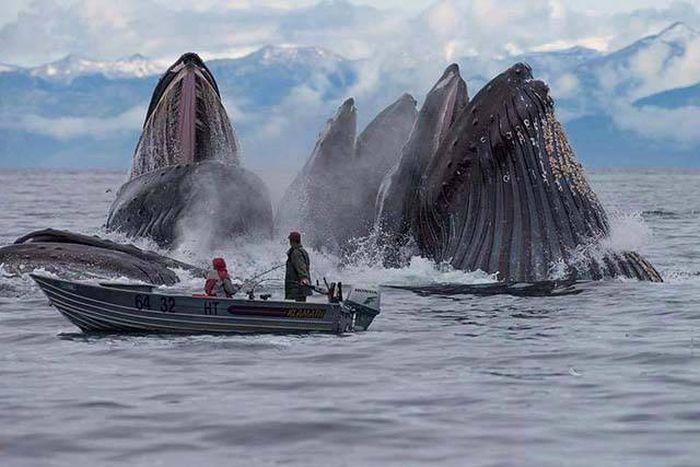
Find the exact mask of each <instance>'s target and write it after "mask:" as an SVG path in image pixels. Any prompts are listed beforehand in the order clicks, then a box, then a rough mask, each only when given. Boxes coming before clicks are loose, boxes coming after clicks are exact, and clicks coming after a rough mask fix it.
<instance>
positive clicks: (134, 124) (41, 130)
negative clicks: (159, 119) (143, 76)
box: [0, 105, 146, 140]
mask: <svg viewBox="0 0 700 467" xmlns="http://www.w3.org/2000/svg"><path fill="white" fill-rule="evenodd" d="M145 111H146V106H145V105H139V106H136V107H133V108H131V109H129V110H127V111H125V112H123V113H121V114H118V115H116V116H114V117H105V118H98V117H57V118H50V117H44V116H41V115H23V116H21V117H19V118H9V117H5V118H2V119H0V128H2V129H7V130H17V131H26V132H30V133H35V134H40V135H46V136H51V137H54V138H56V139H58V140H69V139H73V138H80V137H86V136H89V137H93V138H101V137H105V136H112V135H114V133H119V132H134V131H137V130H139V129H140V128H141V124H142V123H143V116H144V113H145Z"/></svg>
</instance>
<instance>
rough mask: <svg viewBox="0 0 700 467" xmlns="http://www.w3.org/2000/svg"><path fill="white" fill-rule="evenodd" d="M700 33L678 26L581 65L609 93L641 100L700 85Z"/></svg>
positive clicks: (683, 24)
mask: <svg viewBox="0 0 700 467" xmlns="http://www.w3.org/2000/svg"><path fill="white" fill-rule="evenodd" d="M698 62H700V33H699V32H698V31H696V30H695V29H693V28H691V27H689V26H688V25H686V24H685V23H681V22H677V23H674V24H672V25H670V26H669V27H667V28H666V29H664V30H662V31H661V32H659V33H658V34H654V35H651V36H648V37H645V38H643V39H640V40H639V41H637V42H635V43H633V44H631V45H629V46H628V47H625V48H623V49H621V50H618V51H616V52H613V53H611V54H608V55H605V56H601V57H599V58H597V59H594V60H591V61H590V62H586V63H583V64H581V65H580V67H579V70H578V72H579V74H580V75H582V76H583V77H584V79H588V80H592V81H594V82H595V84H596V85H597V87H599V88H600V89H601V90H603V91H605V92H606V93H610V94H615V95H617V96H620V95H624V96H628V97H629V98H630V99H640V98H643V97H645V96H648V95H651V94H655V93H659V92H662V91H665V90H668V89H674V88H679V87H685V86H690V85H692V84H695V83H697V82H698V81H700V67H699V66H697V63H698Z"/></svg>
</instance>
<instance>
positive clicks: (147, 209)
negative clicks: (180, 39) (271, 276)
mask: <svg viewBox="0 0 700 467" xmlns="http://www.w3.org/2000/svg"><path fill="white" fill-rule="evenodd" d="M106 227H107V229H108V230H117V231H120V232H123V233H125V234H126V235H127V236H130V237H149V238H151V239H153V240H154V241H156V243H158V244H159V245H161V246H164V247H172V246H174V244H175V243H176V242H177V240H178V238H179V237H180V236H181V235H182V234H183V233H185V232H191V231H196V232H197V236H198V241H200V242H202V243H203V244H204V245H203V246H205V247H206V246H209V245H211V244H213V243H214V242H216V241H218V240H221V239H225V238H231V237H236V236H243V235H253V236H265V237H269V236H270V235H271V233H272V203H271V201H270V197H269V194H268V192H267V188H266V187H265V185H264V183H263V182H262V180H261V179H260V178H259V177H258V176H257V175H255V174H253V173H252V172H250V171H248V170H246V169H244V168H243V167H241V163H240V158H239V144H238V141H237V139H236V135H235V133H234V130H233V127H232V126H231V123H230V121H229V118H228V116H227V114H226V110H225V109H224V107H223V104H222V102H221V96H220V94H219V88H218V86H217V84H216V81H215V80H214V77H213V75H212V74H211V72H210V71H209V69H208V68H207V66H206V65H205V64H204V62H203V61H202V59H201V58H199V56H197V55H196V54H194V53H187V54H184V55H183V56H182V57H180V58H179V59H178V60H177V61H176V62H175V63H174V64H173V65H172V66H170V68H168V70H167V71H166V72H165V74H164V75H163V76H162V77H161V78H160V80H159V82H158V84H157V85H156V88H155V90H154V92H153V96H152V97H151V102H150V104H149V106H148V111H147V113H146V119H145V121H144V125H143V132H142V134H141V138H140V139H139V142H138V145H137V146H136V151H135V152H134V157H133V162H132V168H131V173H130V180H129V181H128V182H127V183H125V184H124V185H123V186H122V187H121V188H120V190H119V192H118V193H117V197H116V199H115V200H114V203H113V204H112V206H111V208H110V212H109V216H108V218H107V224H106Z"/></svg>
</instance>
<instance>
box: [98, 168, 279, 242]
mask: <svg viewBox="0 0 700 467" xmlns="http://www.w3.org/2000/svg"><path fill="white" fill-rule="evenodd" d="M107 228H108V229H110V230H117V231H119V232H122V233H124V234H126V235H127V236H129V237H148V238H151V239H152V240H154V241H155V242H156V243H158V244H159V245H161V246H163V247H172V246H174V244H173V243H174V241H175V238H177V237H178V234H180V233H181V231H187V230H188V229H191V230H193V231H194V230H198V229H203V230H204V231H203V232H202V238H201V241H202V242H207V241H208V242H211V243H212V244H211V245H207V246H212V247H213V246H214V244H213V243H214V242H216V241H217V240H219V239H226V238H235V237H239V236H261V237H263V238H269V237H270V236H271V235H272V202H271V201H270V197H269V195H268V192H267V189H266V188H265V185H264V183H263V181H262V180H261V179H260V178H259V177H258V176H257V175H255V174H254V173H252V172H250V171H248V170H245V169H243V168H241V167H237V166H231V165H227V164H222V163H220V162H217V161H204V162H200V163H197V164H191V165H183V166H172V167H166V168H163V169H160V170H155V171H152V172H149V173H146V174H143V175H141V176H139V177H136V178H134V179H132V180H130V181H128V182H127V183H125V184H124V185H123V186H122V187H121V188H120V189H119V192H118V193H117V198H116V200H115V201H114V203H113V204H112V207H111V209H110V213H109V217H108V218H107Z"/></svg>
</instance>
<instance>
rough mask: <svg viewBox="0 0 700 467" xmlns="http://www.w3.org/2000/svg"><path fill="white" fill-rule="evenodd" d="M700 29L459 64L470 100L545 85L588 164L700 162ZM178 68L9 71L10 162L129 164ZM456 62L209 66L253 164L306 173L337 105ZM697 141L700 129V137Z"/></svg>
mask: <svg viewBox="0 0 700 467" xmlns="http://www.w3.org/2000/svg"><path fill="white" fill-rule="evenodd" d="M699 53H700V34H699V33H698V32H697V31H695V30H694V29H692V28H690V27H688V26H687V25H685V24H683V23H674V24H672V25H670V26H669V27H667V28H665V29H664V30H662V31H660V32H659V33H658V34H655V35H651V36H648V37H644V38H641V39H640V40H638V41H636V42H634V43H632V44H630V45H629V46H627V47H625V48H623V49H620V50H617V51H613V52H610V53H603V52H600V51H596V50H592V49H587V48H584V47H574V48H570V49H564V50H554V51H533V52H528V53H522V54H518V55H508V56H501V57H494V58H487V57H478V56H469V57H461V58H456V59H453V60H452V61H455V62H457V63H458V64H459V65H460V70H461V73H462V75H463V76H464V78H465V80H466V81H467V83H468V86H469V94H470V95H474V94H476V92H477V91H478V89H479V88H480V87H481V86H483V85H484V84H485V83H486V81H487V80H489V79H490V78H492V77H493V76H494V75H495V74H497V73H499V72H500V71H502V70H503V69H505V68H507V67H508V66H510V65H512V64H513V63H514V62H518V61H524V62H527V63H529V64H530V65H531V66H532V68H533V70H534V74H535V76H536V77H538V78H541V79H544V80H546V81H547V83H548V84H549V86H550V88H551V90H552V95H553V96H554V97H555V100H556V103H557V112H558V114H559V116H560V118H561V119H562V120H563V121H564V123H565V126H566V129H567V131H568V133H569V135H570V137H571V140H572V143H573V145H574V149H575V150H576V152H577V154H578V155H579V157H580V159H582V160H583V162H584V164H585V165H586V166H587V167H593V168H598V167H620V166H625V167H631V166H634V167H700V157H698V152H699V151H698V150H699V149H700V132H696V130H695V129H696V128H697V127H698V124H700V66H698V65H696V64H697V63H698V62H700V60H698V59H699V58H700V57H698V56H697V54H699ZM168 64H169V63H168V61H163V60H150V59H148V58H146V57H143V56H141V55H138V54H137V55H133V56H130V57H126V58H123V59H120V60H115V61H98V60H92V59H88V58H83V57H78V56H75V55H70V56H68V57H65V58H64V59H61V60H58V61H55V62H52V63H48V64H44V65H41V66H37V67H19V66H13V65H10V64H0V168H24V167H62V168H104V169H125V168H127V167H128V166H129V163H130V160H131V155H132V152H133V149H134V147H135V145H136V141H137V139H138V135H139V133H140V128H141V125H142V123H143V117H144V115H145V107H146V105H147V103H148V100H149V98H150V95H151V92H152V90H153V87H154V86H155V83H156V82H157V80H158V76H159V74H160V73H162V72H163V71H164V70H165V69H166V68H167V66H168ZM448 64H449V62H444V63H439V62H438V61H436V60H434V59H433V58H432V57H430V58H428V57H426V58H425V59H423V60H422V59H421V57H413V59H412V60H404V61H401V60H395V61H391V62H381V61H377V60H371V59H365V60H349V59H346V58H344V57H342V56H340V55H338V54H336V53H334V52H332V51H329V50H326V49H322V48H318V47H295V46H285V47H280V46H266V47H263V48H261V49H259V50H257V51H255V52H253V53H251V54H249V55H246V56H243V57H239V58H231V59H216V60H210V61H209V62H208V65H209V67H210V68H211V71H212V72H213V74H214V76H215V78H216V79H217V82H218V84H219V88H220V89H221V92H222V96H223V99H224V104H225V106H226V108H227V110H228V112H229V115H230V117H231V119H232V122H233V125H234V127H235V128H236V130H237V131H238V133H239V138H240V140H241V143H242V148H243V152H244V157H245V158H246V159H247V161H246V163H247V164H248V165H249V166H251V167H253V168H258V169H265V168H269V167H277V168H281V169H283V170H286V169H290V170H292V169H296V168H297V167H299V166H300V165H301V164H302V163H303V161H304V160H305V159H306V157H307V156H308V154H309V153H310V152H311V150H312V148H313V144H314V141H315V139H316V136H317V135H318V133H319V132H320V131H321V130H322V129H323V125H324V123H325V121H326V119H327V118H329V117H330V116H331V115H332V114H333V112H334V110H335V109H336V108H337V106H338V105H339V104H340V102H341V101H342V100H343V99H344V98H346V97H348V96H354V97H355V98H356V102H357V106H358V111H359V114H358V115H359V120H360V122H359V123H360V124H362V123H363V122H364V123H366V122H367V121H369V120H370V119H371V118H373V117H374V115H376V113H377V112H378V111H379V110H380V109H381V108H383V107H385V106H386V105H388V104H389V103H390V102H392V101H394V100H395V99H396V98H397V97H398V96H399V95H401V94H402V93H403V92H410V93H411V94H413V95H414V96H415V97H416V98H417V99H418V101H419V105H420V101H421V99H422V98H423V96H424V94H425V93H426V92H427V90H428V89H429V88H430V86H431V85H432V84H433V82H434V80H435V79H437V77H438V76H439V75H440V74H441V72H442V69H443V68H444V67H446V66H447V65H448ZM696 133H698V134H696Z"/></svg>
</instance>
